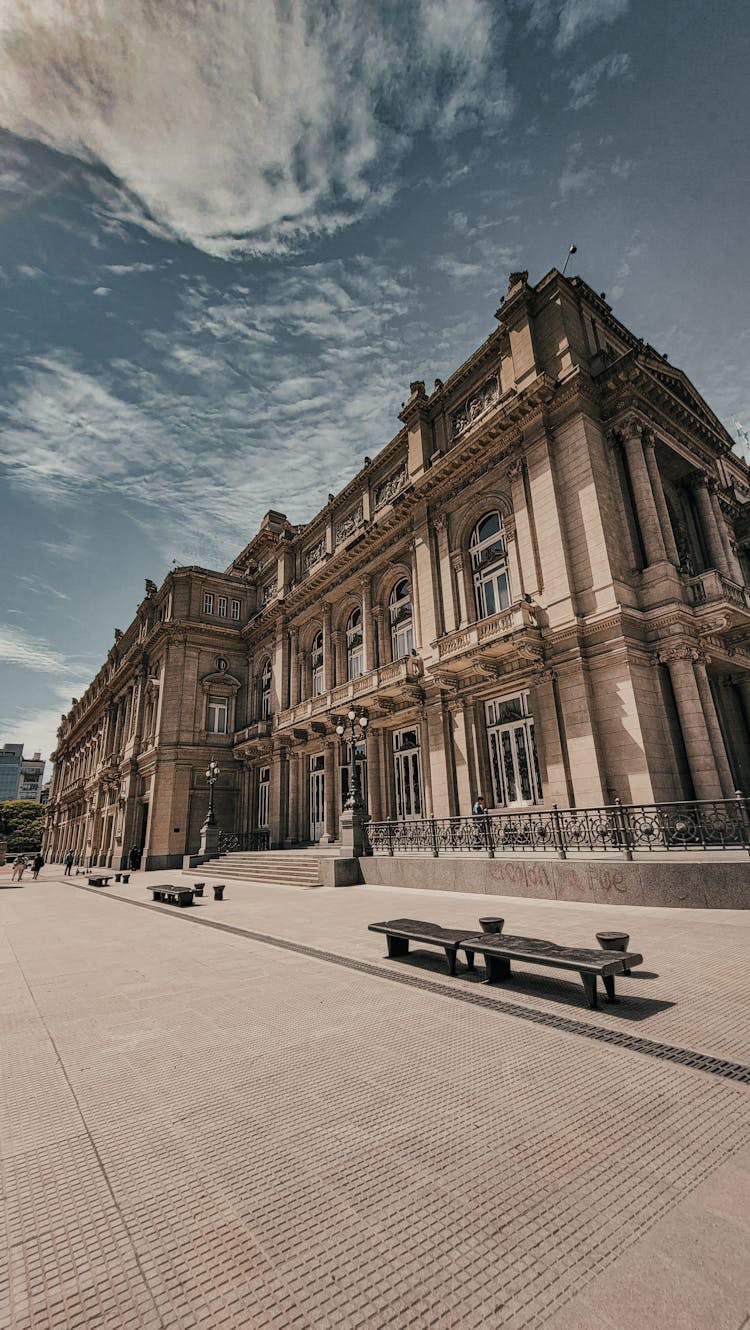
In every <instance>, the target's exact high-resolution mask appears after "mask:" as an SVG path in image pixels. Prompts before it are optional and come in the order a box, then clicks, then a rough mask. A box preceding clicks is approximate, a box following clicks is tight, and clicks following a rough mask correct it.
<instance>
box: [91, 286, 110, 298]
mask: <svg viewBox="0 0 750 1330" xmlns="http://www.w3.org/2000/svg"><path fill="white" fill-rule="evenodd" d="M111 294H112V288H111V286H96V287H94V295H95V296H111Z"/></svg>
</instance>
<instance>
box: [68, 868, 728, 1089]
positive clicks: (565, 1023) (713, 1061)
mask: <svg viewBox="0 0 750 1330" xmlns="http://www.w3.org/2000/svg"><path fill="white" fill-rule="evenodd" d="M75 885H76V887H78V889H79V890H80V891H88V892H91V894H92V895H94V896H98V897H99V899H102V896H101V893H100V892H98V891H97V890H96V889H95V888H93V887H88V886H83V885H82V884H80V883H76V884H75ZM106 899H107V900H116V901H120V902H121V903H123V904H125V905H134V906H136V908H137V909H139V910H156V911H157V912H158V913H160V914H169V915H171V916H172V917H173V918H175V919H182V920H184V921H185V922H186V923H189V924H197V925H198V926H199V927H201V928H214V929H217V930H218V931H219V932H222V933H233V934H235V935H236V936H237V937H246V938H249V939H250V940H251V941H252V942H260V943H263V944H265V945H266V946H269V947H276V948H278V949H279V950H281V951H291V952H295V953H296V954H297V955H300V956H308V957H310V958H311V959H313V960H318V961H325V962H327V963H328V964H330V965H339V966H342V967H343V968H344V969H347V970H357V971H359V972H360V973H362V974H368V975H372V976H374V977H375V978H377V979H388V980H391V982H393V983H397V984H405V985H406V986H407V987H409V988H417V989H421V990H422V992H425V993H434V994H437V995H438V996H439V997H447V998H452V999H453V1000H454V1001H457V1002H468V1003H470V1004H471V1005H472V1006H475V1007H484V1008H485V1010H490V1011H502V1012H503V1013H504V1014H505V1015H507V1016H516V1017H518V1019H519V1020H523V1021H530V1022H531V1023H532V1024H534V1025H544V1026H548V1027H552V1028H553V1029H556V1030H563V1031H565V1033H566V1034H573V1035H581V1036H583V1037H584V1038H586V1039H594V1040H596V1041H597V1042H598V1043H602V1044H617V1045H619V1046H620V1047H621V1048H626V1049H628V1050H629V1051H630V1052H632V1053H642V1054H643V1055H645V1056H646V1057H651V1058H657V1059H658V1060H660V1061H662V1062H674V1063H677V1064H678V1065H679V1066H682V1067H690V1068H692V1069H693V1070H694V1071H704V1072H707V1073H708V1074H709V1075H711V1076H719V1077H722V1078H723V1079H725V1080H730V1081H738V1082H739V1083H740V1084H743V1085H750V1067H748V1066H745V1065H744V1064H743V1063H740V1062H728V1061H726V1060H725V1059H723V1058H716V1057H711V1055H710V1054H708V1053H698V1052H696V1051H695V1050H693V1049H690V1048H679V1047H676V1046H675V1045H673V1044H662V1043H658V1042H656V1041H654V1040H652V1039H643V1038H641V1037H639V1036H638V1035H632V1034H625V1033H624V1032H622V1031H620V1030H607V1029H602V1028H601V1027H599V1026H593V1025H587V1024H586V1023H585V1022H583V1021H577V1020H574V1019H573V1018H572V1017H569V1016H558V1015H555V1014H554V1013H552V1012H546V1011H538V1010H535V1009H534V1008H533V1007H522V1006H520V1005H519V1004H517V1003H514V1002H507V1001H505V1000H504V999H502V998H496V997H488V996H486V995H485V994H483V993H476V992H473V991H471V990H469V989H464V988H461V986H460V984H456V985H455V987H454V986H451V987H448V986H446V985H445V984H439V983H435V982H434V981H433V980H430V979H424V978H421V977H419V976H418V975H414V974H404V973H399V972H397V971H396V970H386V969H384V968H383V966H380V965H372V964H371V963H370V962H369V961H359V960H354V959H353V958H352V957H350V956H341V955H340V954H338V953H337V952H333V951H324V950H322V949H321V948H320V947H309V946H305V944H304V943H301V942H290V941H288V940H287V939H286V938H278V937H271V936H270V935H268V934H267V933H255V932H253V931H251V930H250V929H249V928H240V927H238V926H237V925H236V924H222V923H219V922H218V921H217V920H214V919H199V918H196V917H195V915H191V914H187V913H185V912H184V911H183V910H175V909H174V908H169V907H168V908H166V909H165V908H164V907H163V906H160V905H154V904H151V903H149V902H146V901H134V900H131V899H130V898H129V897H128V896H116V895H114V893H112V892H109V893H108V894H107V896H106Z"/></svg>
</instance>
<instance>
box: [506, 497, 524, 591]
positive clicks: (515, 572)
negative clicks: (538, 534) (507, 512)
mask: <svg viewBox="0 0 750 1330" xmlns="http://www.w3.org/2000/svg"><path fill="white" fill-rule="evenodd" d="M503 525H504V527H505V540H506V548H507V557H508V573H509V578H508V580H509V582H510V599H511V603H512V602H513V601H514V600H520V598H521V597H522V596H523V594H524V585H523V569H522V567H521V560H520V558H519V555H518V537H517V534H516V521H515V518H514V517H506V518H505V521H504V523H503Z"/></svg>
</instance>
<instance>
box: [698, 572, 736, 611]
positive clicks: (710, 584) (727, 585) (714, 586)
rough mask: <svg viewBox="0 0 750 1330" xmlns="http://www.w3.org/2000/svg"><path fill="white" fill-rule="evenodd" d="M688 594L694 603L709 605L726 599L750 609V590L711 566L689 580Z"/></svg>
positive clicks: (731, 603) (732, 603)
mask: <svg viewBox="0 0 750 1330" xmlns="http://www.w3.org/2000/svg"><path fill="white" fill-rule="evenodd" d="M688 594H689V596H690V599H691V601H692V603H693V605H708V604H713V603H715V602H716V601H726V602H728V603H729V604H730V605H736V606H737V607H738V608H739V609H745V610H750V591H748V589H747V587H744V586H741V585H740V583H739V582H731V581H730V580H729V578H728V577H724V575H723V573H720V572H718V571H717V570H716V569H715V568H709V569H708V571H707V572H705V573H699V574H698V576H697V577H691V578H690V580H689V582H688Z"/></svg>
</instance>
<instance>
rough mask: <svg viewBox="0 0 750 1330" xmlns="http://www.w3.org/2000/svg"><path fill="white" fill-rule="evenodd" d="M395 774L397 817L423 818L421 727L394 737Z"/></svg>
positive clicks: (416, 726)
mask: <svg viewBox="0 0 750 1330" xmlns="http://www.w3.org/2000/svg"><path fill="white" fill-rule="evenodd" d="M393 748H394V753H393V774H394V786H395V794H396V817H398V818H416V817H422V816H423V813H422V761H421V754H420V746H419V726H418V725H415V726H414V728H413V729H411V730H400V731H399V732H398V733H397V734H394V736H393Z"/></svg>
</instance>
